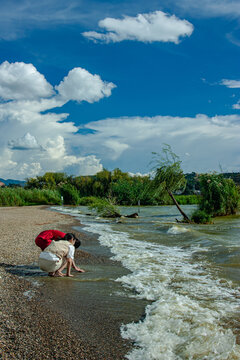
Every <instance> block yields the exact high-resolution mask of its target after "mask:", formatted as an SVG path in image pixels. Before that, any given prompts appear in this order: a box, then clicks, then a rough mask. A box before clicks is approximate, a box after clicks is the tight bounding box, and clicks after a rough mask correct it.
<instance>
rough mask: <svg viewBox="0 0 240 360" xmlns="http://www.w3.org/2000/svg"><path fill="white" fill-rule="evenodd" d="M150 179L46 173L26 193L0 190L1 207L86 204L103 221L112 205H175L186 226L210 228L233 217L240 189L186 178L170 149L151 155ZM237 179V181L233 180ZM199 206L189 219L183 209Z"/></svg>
mask: <svg viewBox="0 0 240 360" xmlns="http://www.w3.org/2000/svg"><path fill="white" fill-rule="evenodd" d="M152 155H153V160H152V163H153V164H154V166H153V168H152V172H151V175H146V176H139V175H133V176H132V175H130V174H129V173H126V172H123V171H121V170H120V169H118V168H117V169H115V170H113V171H108V170H106V169H103V170H102V171H100V172H98V173H97V174H96V175H94V176H75V177H74V176H72V175H70V176H68V175H67V174H65V173H60V172H57V173H54V172H47V173H45V174H44V175H43V176H37V177H35V178H29V179H27V181H26V184H25V186H24V188H19V187H18V188H16V187H15V188H1V189H0V206H23V205H39V204H51V205H60V204H62V205H63V204H64V205H85V206H88V207H89V208H90V209H92V210H95V211H96V212H97V213H98V215H100V216H104V217H120V216H121V214H120V212H119V211H118V209H117V208H116V205H125V206H126V205H138V206H139V205H172V204H174V205H176V207H177V209H178V210H179V212H180V213H181V215H182V216H183V221H184V222H195V223H209V222H211V221H212V218H213V217H216V216H224V215H233V214H236V213H237V211H238V209H239V204H240V187H239V184H238V185H237V184H236V183H235V182H234V180H233V179H232V178H229V176H224V175H223V174H217V173H216V172H214V173H210V174H209V173H207V174H195V173H192V174H190V175H189V174H188V176H186V175H184V173H183V170H182V168H181V161H180V159H179V157H178V155H176V154H175V153H174V152H173V151H172V149H171V146H170V145H168V144H165V145H164V146H163V147H162V151H161V153H160V154H159V153H155V152H153V153H152ZM236 179H238V180H239V178H238V177H235V180H236ZM187 204H198V209H197V210H195V211H194V213H193V214H192V217H191V219H190V218H189V217H188V215H187V214H186V213H185V212H184V211H183V210H182V208H181V205H187Z"/></svg>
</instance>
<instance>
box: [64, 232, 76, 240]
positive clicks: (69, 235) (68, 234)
mask: <svg viewBox="0 0 240 360" xmlns="http://www.w3.org/2000/svg"><path fill="white" fill-rule="evenodd" d="M72 238H73V239H76V236H75V235H74V234H72V233H67V234H66V235H65V236H64V238H63V240H67V241H69V240H72Z"/></svg>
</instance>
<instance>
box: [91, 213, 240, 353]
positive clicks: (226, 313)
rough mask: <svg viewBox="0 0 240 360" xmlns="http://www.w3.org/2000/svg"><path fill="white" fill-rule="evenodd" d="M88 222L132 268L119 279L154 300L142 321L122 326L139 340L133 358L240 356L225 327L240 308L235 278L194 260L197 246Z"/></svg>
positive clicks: (115, 255) (126, 334)
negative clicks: (184, 246) (224, 278)
mask: <svg viewBox="0 0 240 360" xmlns="http://www.w3.org/2000/svg"><path fill="white" fill-rule="evenodd" d="M86 222H87V225H88V227H87V228H86V230H87V231H91V232H93V233H98V234H99V235H100V236H99V240H100V243H101V244H102V245H104V246H108V247H110V249H111V251H112V253H113V259H115V260H118V261H121V263H122V264H123V266H125V267H126V268H128V269H129V270H131V273H130V274H129V275H125V276H122V277H121V278H119V279H117V280H116V281H118V282H121V283H122V285H123V286H124V287H126V288H128V289H133V290H134V291H135V292H137V295H135V296H136V297H139V298H142V299H148V300H151V301H154V302H153V303H152V304H151V305H149V306H148V307H147V308H146V317H145V319H144V320H143V321H140V322H139V323H133V324H127V325H123V326H122V328H121V334H122V336H123V337H124V338H126V339H131V340H133V341H134V342H135V344H136V345H137V347H136V348H134V349H133V350H132V351H131V352H130V353H129V354H128V355H127V358H128V359H129V360H171V359H174V360H180V359H184V360H185V359H199V360H200V359H201V360H203V359H208V360H217V359H218V360H227V359H228V360H230V359H231V360H233V359H240V347H239V345H237V344H236V337H235V335H234V334H233V333H232V331H231V330H230V329H226V328H225V327H224V323H225V322H226V320H227V319H228V320H229V319H230V320H231V318H232V317H233V316H234V315H236V312H237V311H239V305H240V302H239V298H238V297H239V293H238V291H237V290H236V289H234V288H233V287H232V284H231V282H227V281H225V282H223V281H220V280H219V279H215V277H214V274H211V272H210V269H209V268H208V264H207V263H201V262H199V263H194V262H193V261H192V254H193V253H194V252H195V251H198V250H199V249H198V248H197V247H192V248H188V249H181V248H179V247H177V246H175V247H173V246H172V247H168V246H163V245H159V244H155V243H148V242H145V241H137V240H134V239H131V238H130V237H129V235H128V234H127V233H124V232H119V231H113V230H112V228H111V227H110V226H109V225H106V224H98V223H91V222H89V221H87V220H86ZM201 250H204V248H201Z"/></svg>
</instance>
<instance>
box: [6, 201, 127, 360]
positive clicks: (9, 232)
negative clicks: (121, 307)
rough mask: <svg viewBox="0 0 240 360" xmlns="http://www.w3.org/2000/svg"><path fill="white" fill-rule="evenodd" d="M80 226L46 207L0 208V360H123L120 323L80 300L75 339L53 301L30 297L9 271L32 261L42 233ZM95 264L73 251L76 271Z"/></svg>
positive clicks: (39, 293)
mask: <svg viewBox="0 0 240 360" xmlns="http://www.w3.org/2000/svg"><path fill="white" fill-rule="evenodd" d="M79 225H80V224H79V222H76V221H75V220H74V219H73V218H72V217H71V216H68V215H62V214H59V213H56V212H53V211H49V210H48V209H47V208H46V207H45V206H31V207H6V208H0V229H1V236H0V250H1V251H0V359H7V360H8V359H9V360H10V359H11V360H12V359H21V360H23V359H26V360H29V359H33V360H35V359H36V360H41V359H42V360H46V359H51V360H53V359H54V360H55V359H56V360H57V359H59V360H60V359H63V360H64V359H72V360H74V359H76V360H80V359H84V360H88V359H89V360H92V359H96V360H101V359H106V360H111V359H114V360H120V359H124V355H125V354H126V353H127V352H128V350H129V348H130V344H129V343H127V342H126V341H124V340H123V339H122V338H121V336H120V332H119V326H120V320H121V319H119V321H116V319H112V318H111V316H109V317H107V318H106V314H105V315H104V318H102V314H101V312H98V311H97V306H96V307H95V311H92V308H91V307H88V299H85V301H84V303H82V306H81V307H80V309H79V311H80V319H82V324H81V327H82V333H81V332H77V333H76V331H75V330H74V327H73V326H72V324H71V322H70V321H67V318H66V317H64V316H63V314H62V313H60V312H59V311H58V310H57V303H56V307H55V303H54V298H51V299H50V298H48V297H47V294H46V293H45V292H44V289H42V288H34V296H33V297H31V296H30V294H31V293H32V290H33V284H32V283H31V282H29V281H28V280H27V279H26V278H25V277H24V276H19V274H18V275H16V274H15V273H14V271H12V270H13V269H15V266H16V265H19V267H20V265H30V264H33V263H34V262H36V261H37V259H38V256H39V254H40V251H41V250H40V249H39V248H38V247H37V246H36V245H35V243H34V239H35V237H36V236H37V234H38V233H40V232H41V231H43V230H46V229H58V230H61V231H63V232H70V231H73V227H74V226H79ZM74 232H75V233H76V235H78V234H77V232H76V230H75V229H74ZM79 237H81V238H82V237H83V234H82V233H81V235H80V234H79ZM84 241H91V236H88V235H86V236H85V239H84ZM99 261H104V259H101V258H97V257H95V256H91V254H88V253H86V252H83V251H78V254H77V259H76V263H77V264H78V265H80V266H82V264H84V263H85V264H87V263H91V264H94V262H99ZM53 281H61V279H53ZM48 301H49V302H51V303H49V304H48ZM96 302H97V299H96ZM96 305H97V304H96ZM81 311H82V317H81ZM84 318H85V319H87V318H88V319H91V321H86V322H85V321H84ZM93 333H96V334H100V336H96V337H94V336H92V334H93ZM90 335H91V336H90ZM88 339H91V341H88ZM94 339H95V340H94ZM101 339H102V340H101Z"/></svg>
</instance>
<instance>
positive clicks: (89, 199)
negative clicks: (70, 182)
mask: <svg viewBox="0 0 240 360" xmlns="http://www.w3.org/2000/svg"><path fill="white" fill-rule="evenodd" d="M96 201H98V198H96V197H95V196H86V197H82V198H80V199H79V205H82V206H90V205H92V204H94V203H95V202H96Z"/></svg>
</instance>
